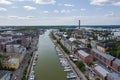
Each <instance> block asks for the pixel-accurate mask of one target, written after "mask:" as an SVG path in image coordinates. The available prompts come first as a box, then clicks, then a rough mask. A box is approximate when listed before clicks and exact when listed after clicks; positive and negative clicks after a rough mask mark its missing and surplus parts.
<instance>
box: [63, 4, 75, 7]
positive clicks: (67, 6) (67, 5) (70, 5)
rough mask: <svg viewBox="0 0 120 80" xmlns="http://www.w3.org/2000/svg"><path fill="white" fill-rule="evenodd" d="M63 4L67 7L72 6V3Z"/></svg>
mask: <svg viewBox="0 0 120 80" xmlns="http://www.w3.org/2000/svg"><path fill="white" fill-rule="evenodd" d="M64 6H67V7H74V5H73V4H64Z"/></svg>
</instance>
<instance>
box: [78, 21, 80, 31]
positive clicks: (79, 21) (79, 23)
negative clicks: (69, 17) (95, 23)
mask: <svg viewBox="0 0 120 80" xmlns="http://www.w3.org/2000/svg"><path fill="white" fill-rule="evenodd" d="M78 29H80V20H79V26H78Z"/></svg>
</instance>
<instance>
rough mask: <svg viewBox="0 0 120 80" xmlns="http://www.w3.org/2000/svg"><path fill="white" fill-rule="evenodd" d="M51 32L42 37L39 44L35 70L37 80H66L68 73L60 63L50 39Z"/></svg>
mask: <svg viewBox="0 0 120 80" xmlns="http://www.w3.org/2000/svg"><path fill="white" fill-rule="evenodd" d="M50 31H51V30H47V31H46V32H45V34H43V35H41V36H40V38H39V43H38V45H39V46H38V51H37V52H36V53H37V54H38V55H39V58H38V60H37V64H36V66H35V68H34V70H35V80H66V73H65V72H64V71H63V67H62V66H61V64H60V62H59V58H58V56H57V54H56V50H55V45H54V44H53V42H52V41H51V39H50V37H49V33H50Z"/></svg>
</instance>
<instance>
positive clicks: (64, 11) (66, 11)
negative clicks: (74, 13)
mask: <svg viewBox="0 0 120 80" xmlns="http://www.w3.org/2000/svg"><path fill="white" fill-rule="evenodd" d="M70 12H71V11H70V10H65V9H63V10H61V13H70Z"/></svg>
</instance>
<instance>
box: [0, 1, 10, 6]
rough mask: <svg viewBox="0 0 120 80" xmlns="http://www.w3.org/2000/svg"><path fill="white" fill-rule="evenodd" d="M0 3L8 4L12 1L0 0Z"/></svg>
mask: <svg viewBox="0 0 120 80" xmlns="http://www.w3.org/2000/svg"><path fill="white" fill-rule="evenodd" d="M0 4H4V5H10V4H12V2H10V1H8V0H0Z"/></svg>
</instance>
